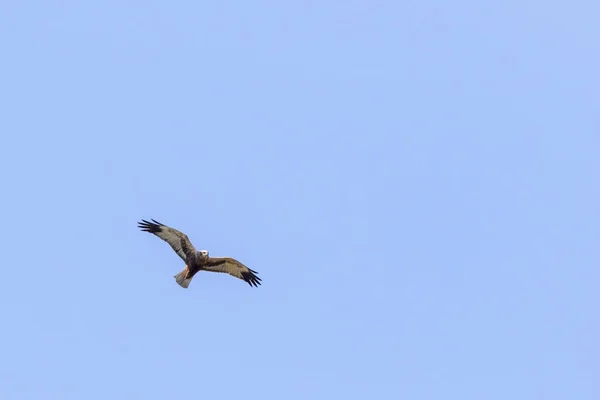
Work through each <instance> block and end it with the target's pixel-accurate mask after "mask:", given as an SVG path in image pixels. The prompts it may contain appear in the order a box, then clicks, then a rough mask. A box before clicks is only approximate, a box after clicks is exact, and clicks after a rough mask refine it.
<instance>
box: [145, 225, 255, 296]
mask: <svg viewBox="0 0 600 400" xmlns="http://www.w3.org/2000/svg"><path fill="white" fill-rule="evenodd" d="M138 227H139V228H141V230H142V231H144V232H150V233H152V234H154V235H156V236H158V237H159V238H161V239H162V240H164V241H165V242H167V243H169V245H170V246H171V247H172V248H173V250H175V253H177V255H178V256H179V257H181V259H182V260H183V261H184V262H185V268H184V269H183V271H181V272H180V273H178V274H177V275H175V276H174V278H175V281H176V282H177V283H178V284H179V286H181V287H183V288H186V289H187V287H188V286H189V285H190V282H191V281H192V278H193V277H194V275H196V273H197V272H198V271H210V272H224V273H226V274H229V275H231V276H235V277H236V278H238V279H242V280H244V281H245V282H247V283H248V285H250V286H253V285H254V286H258V285H260V280H261V279H260V278H259V277H258V276H256V274H258V272H256V271H253V270H251V269H250V268H248V267H246V266H245V265H244V264H242V263H241V262H239V261H237V260H235V259H233V258H230V257H209V256H208V251H206V250H200V251H198V250H196V249H195V248H194V246H193V245H192V243H191V242H190V239H188V237H187V235H186V234H184V233H182V232H179V231H178V230H177V229H173V228H171V227H168V226H166V225H164V224H161V223H160V222H158V221H155V220H152V222H148V221H146V220H142V222H139V223H138Z"/></svg>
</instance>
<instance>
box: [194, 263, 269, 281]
mask: <svg viewBox="0 0 600 400" xmlns="http://www.w3.org/2000/svg"><path fill="white" fill-rule="evenodd" d="M202 269H203V270H206V271H212V272H224V273H226V274H229V275H231V276H235V277H236V278H238V279H241V280H243V281H246V283H248V285H250V286H258V285H260V284H261V283H260V281H261V279H260V278H259V277H258V276H256V274H258V272H256V271H253V270H251V269H250V268H248V267H246V266H245V265H244V264H242V263H241V262H239V261H238V260H235V259H233V258H230V257H210V258H209V259H208V261H206V263H204V265H202Z"/></svg>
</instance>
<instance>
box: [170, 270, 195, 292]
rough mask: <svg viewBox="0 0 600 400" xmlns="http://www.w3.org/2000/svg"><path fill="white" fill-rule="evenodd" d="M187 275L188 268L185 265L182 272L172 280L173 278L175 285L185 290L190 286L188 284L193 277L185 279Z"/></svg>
mask: <svg viewBox="0 0 600 400" xmlns="http://www.w3.org/2000/svg"><path fill="white" fill-rule="evenodd" d="M187 274H188V267H187V265H186V266H185V268H184V269H183V271H181V272H180V273H178V274H177V275H175V276H174V277H173V278H175V281H176V282H177V284H178V285H179V286H181V287H182V288H185V289H187V288H188V286H190V282H191V281H192V278H193V276H192V277H191V278H187Z"/></svg>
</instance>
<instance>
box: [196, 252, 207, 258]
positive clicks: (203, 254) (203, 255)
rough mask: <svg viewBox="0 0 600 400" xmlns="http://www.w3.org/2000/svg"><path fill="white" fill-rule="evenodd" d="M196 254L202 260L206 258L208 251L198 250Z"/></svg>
mask: <svg viewBox="0 0 600 400" xmlns="http://www.w3.org/2000/svg"><path fill="white" fill-rule="evenodd" d="M198 253H199V254H200V256H201V257H202V258H208V250H200V251H199V252H198Z"/></svg>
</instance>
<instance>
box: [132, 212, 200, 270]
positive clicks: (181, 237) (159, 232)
mask: <svg viewBox="0 0 600 400" xmlns="http://www.w3.org/2000/svg"><path fill="white" fill-rule="evenodd" d="M138 227H139V228H141V230H142V231H144V232H150V233H152V234H154V235H156V236H158V237H159V238H161V239H162V240H164V241H165V242H167V243H169V245H170V246H171V247H172V248H173V250H175V253H177V255H178V256H179V257H181V259H182V260H183V261H184V262H185V261H186V256H187V255H188V254H189V253H190V252H195V251H196V249H195V248H194V246H193V245H192V243H191V242H190V239H188V237H187V235H186V234H185V233H183V232H179V231H178V230H177V229H173V228H171V227H169V226H166V225H164V224H161V223H160V222H158V221H155V220H152V222H148V221H146V220H144V219H143V220H142V222H139V223H138Z"/></svg>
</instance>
